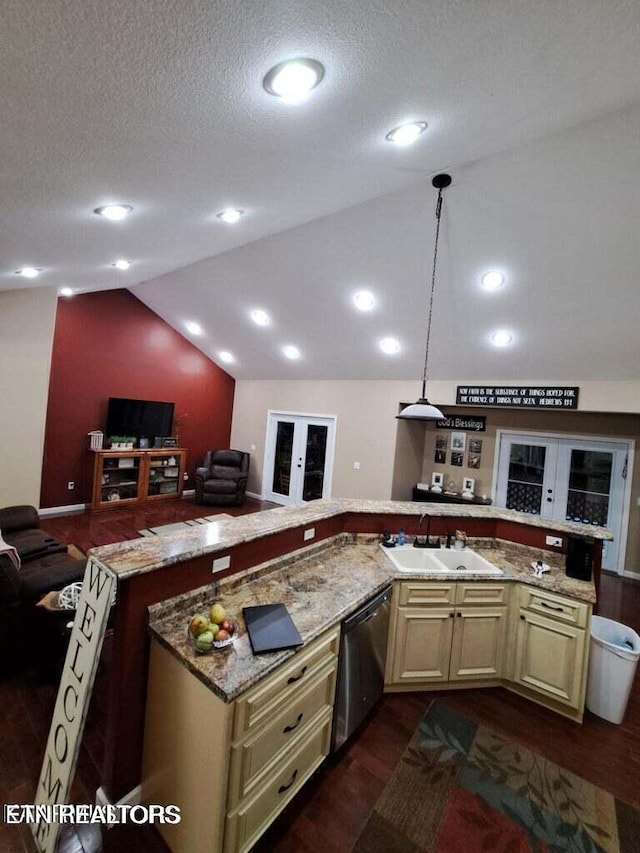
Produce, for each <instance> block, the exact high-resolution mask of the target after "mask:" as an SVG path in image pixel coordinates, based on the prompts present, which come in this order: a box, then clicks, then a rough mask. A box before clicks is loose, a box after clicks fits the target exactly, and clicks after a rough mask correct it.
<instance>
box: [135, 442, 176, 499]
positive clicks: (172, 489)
mask: <svg viewBox="0 0 640 853" xmlns="http://www.w3.org/2000/svg"><path fill="white" fill-rule="evenodd" d="M185 456H186V454H185V451H184V450H158V451H157V452H155V453H154V452H149V453H147V455H146V458H145V462H146V466H145V474H144V476H145V495H144V496H145V498H163V497H164V498H176V497H179V496H180V495H181V494H182V485H183V483H182V475H183V473H184V465H185Z"/></svg>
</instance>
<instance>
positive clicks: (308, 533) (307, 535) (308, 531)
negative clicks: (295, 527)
mask: <svg viewBox="0 0 640 853" xmlns="http://www.w3.org/2000/svg"><path fill="white" fill-rule="evenodd" d="M315 535H316V529H315V527H307V529H306V530H305V532H304V541H305V542H307V541H308V540H309V539H313V537H314V536H315Z"/></svg>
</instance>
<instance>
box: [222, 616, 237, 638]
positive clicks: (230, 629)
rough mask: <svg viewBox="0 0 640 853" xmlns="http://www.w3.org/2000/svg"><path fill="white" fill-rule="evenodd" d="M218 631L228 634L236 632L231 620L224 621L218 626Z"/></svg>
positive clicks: (234, 624)
mask: <svg viewBox="0 0 640 853" xmlns="http://www.w3.org/2000/svg"><path fill="white" fill-rule="evenodd" d="M220 629H221V630H222V631H228V633H229V634H233V632H234V631H235V630H236V623H235V622H234V621H233V619H225V620H224V622H223V623H222V624H221V625H220Z"/></svg>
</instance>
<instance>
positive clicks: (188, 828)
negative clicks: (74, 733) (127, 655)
mask: <svg viewBox="0 0 640 853" xmlns="http://www.w3.org/2000/svg"><path fill="white" fill-rule="evenodd" d="M339 639H340V629H339V627H335V628H333V629H331V630H330V631H328V632H327V633H325V634H324V635H323V636H321V637H319V638H318V639H317V640H315V641H314V642H313V643H310V644H309V646H308V647H306V648H304V649H302V650H300V651H299V652H298V653H297V654H296V655H294V656H293V657H292V658H291V659H290V660H288V661H287V662H286V663H284V664H282V666H280V667H278V668H277V669H276V670H275V671H274V672H273V673H271V674H270V675H268V676H266V677H265V678H263V679H262V680H260V681H259V682H258V683H257V684H256V685H254V686H253V687H252V688H250V689H249V690H248V691H246V693H243V694H242V695H241V696H240V697H238V699H236V701H235V702H232V703H225V702H223V701H222V700H221V699H219V698H218V697H217V696H216V695H215V694H214V693H212V692H211V690H209V688H208V687H206V686H205V685H204V684H203V683H202V682H201V681H199V680H198V679H197V678H196V677H195V676H194V675H193V674H191V673H190V672H189V671H188V670H187V669H186V668H185V667H184V666H183V665H182V664H181V663H179V662H178V661H177V660H176V658H174V657H173V656H172V655H171V654H170V653H169V652H168V651H167V650H166V649H164V648H163V647H161V646H160V645H159V644H158V643H155V642H154V643H152V649H151V661H150V667H149V683H148V691H147V713H146V720H145V740H144V758H143V789H142V790H143V800H144V802H148V803H158V802H160V803H176V804H178V805H180V807H181V810H182V820H181V822H180V823H179V824H177V825H175V826H171V825H168V824H163V825H161V826H159V827H158V829H159V831H160V833H161V835H162V836H163V838H164V840H165V841H166V843H167V844H168V845H169V847H170V848H171V850H174V851H179V853H191V851H194V853H197V851H201V850H208V851H211V853H221V851H224V853H241V851H242V853H244V851H248V850H250V849H251V847H253V845H254V844H255V843H256V841H257V840H258V838H259V837H260V836H261V835H262V833H263V832H264V830H265V829H266V828H267V827H268V826H269V824H270V823H272V821H273V820H274V819H275V818H276V817H277V816H278V814H279V813H280V812H281V811H282V809H283V808H284V807H285V806H286V805H287V803H288V802H290V800H291V799H292V798H293V797H294V796H295V795H296V793H297V792H298V791H299V790H300V788H301V787H302V786H303V785H304V783H305V782H306V781H307V779H308V778H309V776H311V774H312V773H313V772H314V770H316V768H317V767H318V766H319V765H320V764H321V763H322V761H324V759H325V757H326V756H327V755H328V753H329V748H330V742H331V724H332V717H333V702H334V694H335V686H336V673H337V664H338V651H339Z"/></svg>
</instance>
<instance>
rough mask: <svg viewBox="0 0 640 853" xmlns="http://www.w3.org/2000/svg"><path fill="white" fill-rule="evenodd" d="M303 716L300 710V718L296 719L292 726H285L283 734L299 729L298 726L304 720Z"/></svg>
mask: <svg viewBox="0 0 640 853" xmlns="http://www.w3.org/2000/svg"><path fill="white" fill-rule="evenodd" d="M302 716H303V714H302V711H300V713H299V714H298V719H297V720H296V721H295V723H293V724H292V725H290V726H285V727H284V728H283V729H282V734H283V735H286V734H287V733H288V732H292V731H293V730H294V729H297V728H298V726H299V725H300V723H301V722H302Z"/></svg>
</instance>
